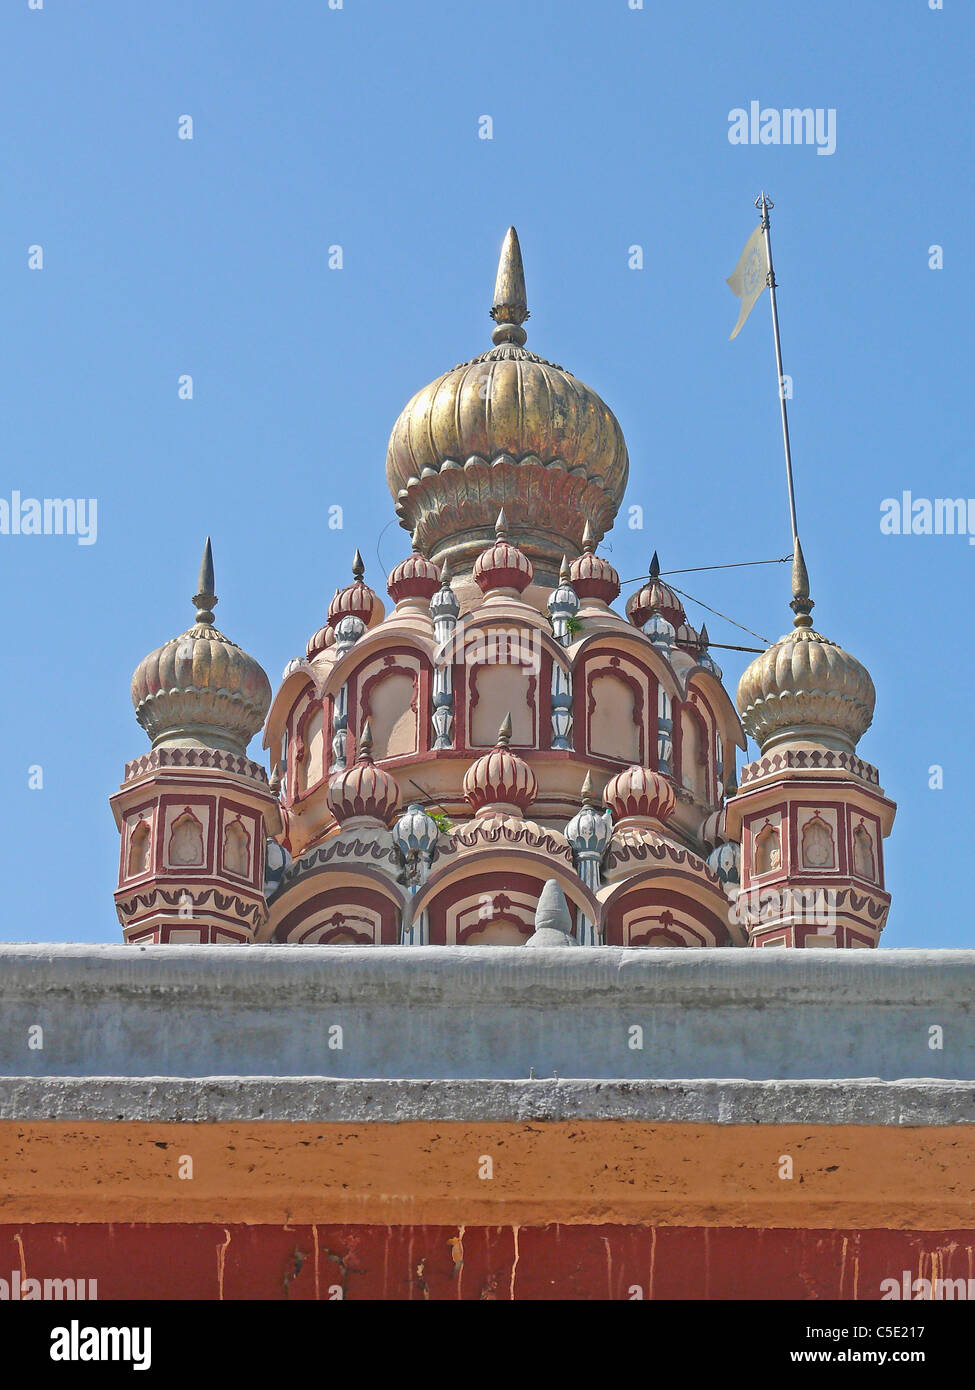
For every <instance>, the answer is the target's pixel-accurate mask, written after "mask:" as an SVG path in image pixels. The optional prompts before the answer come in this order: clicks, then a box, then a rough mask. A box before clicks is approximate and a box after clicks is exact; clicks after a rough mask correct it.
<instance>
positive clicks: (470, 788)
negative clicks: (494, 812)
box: [464, 714, 538, 811]
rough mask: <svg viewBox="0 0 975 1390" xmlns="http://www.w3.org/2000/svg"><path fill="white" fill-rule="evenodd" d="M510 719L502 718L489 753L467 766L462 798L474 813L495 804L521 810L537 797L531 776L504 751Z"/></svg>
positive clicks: (536, 788)
mask: <svg viewBox="0 0 975 1390" xmlns="http://www.w3.org/2000/svg"><path fill="white" fill-rule="evenodd" d="M510 739H511V716H510V714H509V715H506V716H505V719H504V722H503V723H502V725H501V728H500V729H499V730H498V741H497V743H496V745H495V746H494V748H492V749H491V751H490V753H485V754H484V756H483V757H482V758H478V760H477V762H474V763H471V765H470V767H469V768H468V769H467V772H466V773H465V774H464V795H465V796H466V797H467V800H468V801H469V802H470V804H471V806H472V807H473V808H474V810H475V811H479V810H481V808H482V807H484V806H493V805H496V804H499V803H500V804H501V805H508V806H517V807H518V809H519V810H521V811H524V810H526V809H527V807H529V806H530V805H531V804H532V802H533V801H534V800H535V797H536V795H537V794H538V783H537V782H536V780H535V774H534V772H532V770H531V768H530V767H529V766H528V764H527V763H526V762H525V761H524V759H523V758H519V757H518V755H517V753H512V752H510V751H509V749H508V743H509V740H510Z"/></svg>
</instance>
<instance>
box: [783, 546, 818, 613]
mask: <svg viewBox="0 0 975 1390" xmlns="http://www.w3.org/2000/svg"><path fill="white" fill-rule="evenodd" d="M815 606H816V605H815V604H814V603H813V601H812V599H811V598H810V597H809V574H808V572H807V570H806V560H805V556H804V555H803V553H802V546H801V545H800V544H799V537H798V536H796V542H795V548H794V549H793V552H792V602H791V603H790V604H789V607H790V608H791V609H792V611H793V613H795V615H796V616H795V619H794V622H793V626H794V627H812V618H810V616H809V614H810V613H811V612H812V610H813V609H814V608H815Z"/></svg>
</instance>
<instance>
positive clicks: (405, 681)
mask: <svg viewBox="0 0 975 1390" xmlns="http://www.w3.org/2000/svg"><path fill="white" fill-rule="evenodd" d="M415 696H416V676H415V674H414V673H412V672H410V671H404V670H402V669H401V668H396V667H393V668H391V669H390V670H388V671H384V672H380V673H377V675H376V676H374V677H373V679H372V681H371V682H370V684H369V686H368V689H367V693H366V697H365V698H366V701H367V707H366V708H365V709H364V710H363V713H364V715H365V716H366V717H367V718H368V719H369V723H370V727H371V729H372V755H373V757H374V758H395V757H397V756H398V755H399V754H402V753H415V752H416V748H417V740H416V734H417V722H416V698H415Z"/></svg>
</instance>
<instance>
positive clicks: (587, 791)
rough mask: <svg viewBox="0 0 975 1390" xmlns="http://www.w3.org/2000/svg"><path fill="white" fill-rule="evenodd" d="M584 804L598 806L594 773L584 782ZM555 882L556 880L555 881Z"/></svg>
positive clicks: (584, 779) (589, 774)
mask: <svg viewBox="0 0 975 1390" xmlns="http://www.w3.org/2000/svg"><path fill="white" fill-rule="evenodd" d="M582 804H583V806H595V805H597V804H598V801H597V797H596V789H595V787H594V786H593V784H592V773H591V772H587V773H586V775H585V777H584V778H583V782H582ZM553 882H554V880H553Z"/></svg>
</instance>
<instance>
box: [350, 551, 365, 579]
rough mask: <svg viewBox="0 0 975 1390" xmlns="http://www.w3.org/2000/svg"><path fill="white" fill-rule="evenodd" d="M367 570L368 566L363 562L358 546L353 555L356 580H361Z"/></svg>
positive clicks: (353, 569)
mask: <svg viewBox="0 0 975 1390" xmlns="http://www.w3.org/2000/svg"><path fill="white" fill-rule="evenodd" d="M365 572H366V567H365V565H364V564H363V562H362V556H361V555H360V554H359V549H358V547H356V552H355V554H354V555H353V556H352V578H353V579H356V580H361V579H362V576H363V575H364V574H365Z"/></svg>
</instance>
